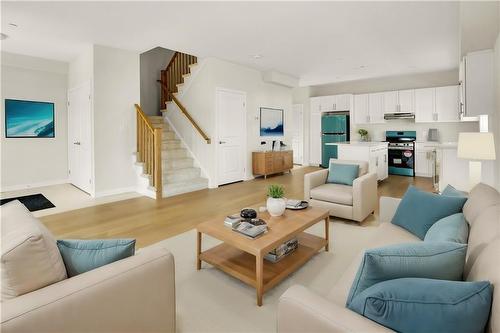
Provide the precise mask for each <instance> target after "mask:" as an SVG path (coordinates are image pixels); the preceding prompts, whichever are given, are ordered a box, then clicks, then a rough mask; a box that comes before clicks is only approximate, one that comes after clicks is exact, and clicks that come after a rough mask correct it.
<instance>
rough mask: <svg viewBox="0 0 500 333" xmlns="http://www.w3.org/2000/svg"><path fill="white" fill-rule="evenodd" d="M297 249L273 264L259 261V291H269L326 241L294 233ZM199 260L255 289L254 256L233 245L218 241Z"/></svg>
mask: <svg viewBox="0 0 500 333" xmlns="http://www.w3.org/2000/svg"><path fill="white" fill-rule="evenodd" d="M298 240H299V246H298V248H297V249H296V250H295V251H294V252H293V253H291V254H289V255H288V256H286V257H285V258H283V259H281V260H280V261H279V262H277V263H272V262H269V261H267V260H263V272H262V273H263V291H264V292H265V291H266V290H269V289H270V288H272V287H273V286H275V285H276V284H278V283H279V282H280V281H281V280H283V279H284V278H286V277H287V276H288V275H289V274H290V273H292V272H294V271H295V270H297V269H298V268H299V267H301V266H302V265H304V264H305V263H306V262H307V261H308V260H309V259H310V258H311V257H313V256H314V255H315V254H316V253H318V251H319V250H321V249H322V248H324V247H325V246H326V245H327V244H328V241H327V240H326V239H325V238H321V237H318V236H315V235H311V234H309V233H306V232H303V233H301V234H299V235H298ZM200 260H202V261H205V262H206V263H208V264H210V265H212V266H215V267H217V268H218V269H220V270H222V271H224V272H225V273H227V274H229V275H231V276H233V277H235V278H237V279H239V280H241V281H242V282H244V283H246V284H248V285H250V286H252V287H255V288H257V287H258V281H257V274H256V257H255V256H254V255H252V254H249V253H247V252H244V251H242V250H239V249H237V248H235V247H233V246H230V245H227V244H225V243H222V244H220V245H217V246H215V247H213V248H211V249H208V250H206V251H204V252H202V253H201V254H200Z"/></svg>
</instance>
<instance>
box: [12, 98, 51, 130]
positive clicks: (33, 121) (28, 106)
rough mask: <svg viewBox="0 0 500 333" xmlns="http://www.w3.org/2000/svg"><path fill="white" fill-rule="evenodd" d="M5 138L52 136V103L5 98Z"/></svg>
mask: <svg viewBox="0 0 500 333" xmlns="http://www.w3.org/2000/svg"><path fill="white" fill-rule="evenodd" d="M5 132H6V137H7V138H53V137H54V136H55V130H54V103H48V102H33V101H21V100H16V99H6V100H5Z"/></svg>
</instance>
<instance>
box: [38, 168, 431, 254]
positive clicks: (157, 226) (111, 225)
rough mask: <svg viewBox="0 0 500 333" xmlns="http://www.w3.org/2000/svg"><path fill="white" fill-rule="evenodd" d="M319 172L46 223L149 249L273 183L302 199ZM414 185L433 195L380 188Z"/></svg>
mask: <svg viewBox="0 0 500 333" xmlns="http://www.w3.org/2000/svg"><path fill="white" fill-rule="evenodd" d="M317 169H319V168H316V167H304V168H295V169H293V170H292V172H291V173H286V174H283V175H277V176H272V177H268V178H267V179H262V178H258V179H254V180H251V181H248V182H241V183H235V184H230V185H226V186H222V187H219V188H217V189H206V190H201V191H197V192H191V193H186V194H183V195H179V196H175V197H170V198H165V199H162V200H153V199H150V198H146V197H139V198H133V199H128V200H123V201H118V202H113V203H108V204H103V205H99V206H93V207H87V208H82V209H77V210H73V211H69V212H64V213H59V214H54V215H49V216H45V217H43V218H42V221H43V222H44V223H45V225H46V226H47V227H48V228H49V229H50V231H52V233H54V235H55V236H56V237H57V238H59V239H63V238H66V239H68V238H82V239H91V238H93V239H99V238H135V239H137V246H138V247H144V246H147V245H150V244H153V243H156V242H158V241H160V240H162V239H165V238H169V237H172V236H175V235H177V234H180V233H183V232H185V231H188V230H190V229H192V228H194V227H195V226H196V225H197V224H198V223H200V222H203V221H206V220H207V219H209V218H214V217H220V218H221V219H222V218H223V217H224V216H226V215H228V214H232V213H237V212H238V211H239V210H240V209H241V208H244V207H250V206H253V207H258V205H259V203H261V204H262V205H263V204H264V202H265V200H266V187H267V186H268V185H269V184H274V183H278V184H283V185H284V187H285V195H286V197H288V198H297V199H299V198H302V197H303V193H304V190H303V186H304V174H306V173H308V172H312V171H315V170H317ZM410 184H413V185H415V186H417V187H419V188H421V189H424V190H427V191H432V183H431V181H430V179H429V178H419V177H416V178H411V177H403V176H390V177H389V179H387V180H385V181H383V182H382V183H380V184H379V188H378V194H379V196H392V197H401V196H402V195H403V194H404V193H405V191H406V189H407V188H408V186H409V185H410ZM376 214H377V212H376ZM369 219H370V218H369Z"/></svg>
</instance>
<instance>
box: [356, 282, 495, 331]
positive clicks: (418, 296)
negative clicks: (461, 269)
mask: <svg viewBox="0 0 500 333" xmlns="http://www.w3.org/2000/svg"><path fill="white" fill-rule="evenodd" d="M491 302H492V286H491V284H490V283H489V282H487V281H479V282H461V281H460V282H459V281H443V280H431V279H414V278H409V279H396V280H390V281H385V282H381V283H378V284H376V285H374V286H373V287H370V288H368V289H366V290H365V291H363V292H362V293H361V294H359V295H358V296H357V297H356V298H355V299H354V300H353V301H352V303H351V304H350V305H349V309H351V310H353V311H355V312H357V313H359V314H361V315H363V316H365V317H366V318H368V319H371V320H373V321H375V322H377V323H379V324H381V325H384V326H386V327H388V328H390V329H393V330H395V331H397V332H404V333H417V332H418V333H421V332H440V333H480V332H483V331H484V328H485V326H486V323H487V321H488V317H489V314H490V307H491Z"/></svg>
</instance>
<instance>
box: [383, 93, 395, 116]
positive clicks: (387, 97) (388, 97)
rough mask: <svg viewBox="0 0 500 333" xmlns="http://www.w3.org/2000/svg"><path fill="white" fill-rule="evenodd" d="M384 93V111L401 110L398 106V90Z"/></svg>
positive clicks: (393, 111)
mask: <svg viewBox="0 0 500 333" xmlns="http://www.w3.org/2000/svg"><path fill="white" fill-rule="evenodd" d="M383 94H384V113H396V112H398V111H399V107H398V92H397V91H386V92H384V93H383Z"/></svg>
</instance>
